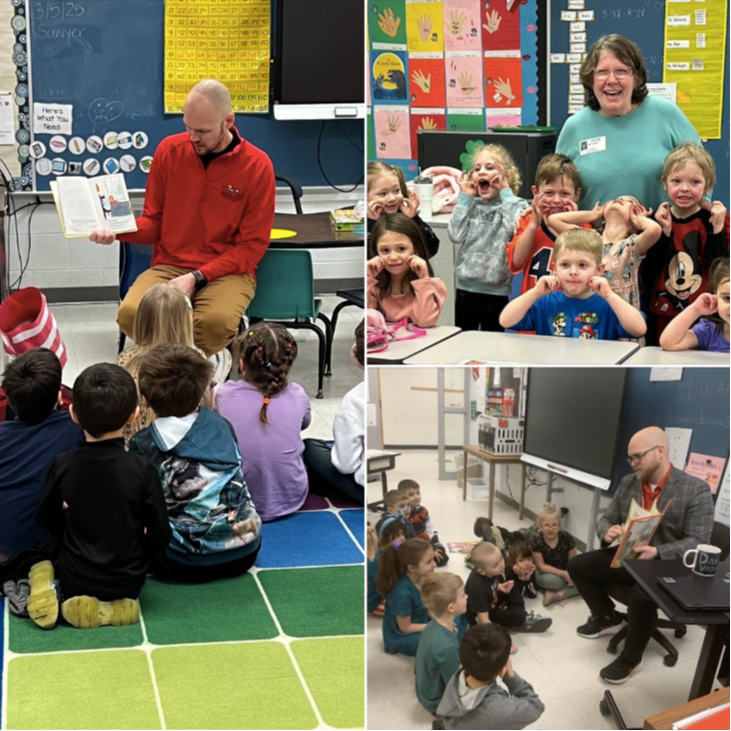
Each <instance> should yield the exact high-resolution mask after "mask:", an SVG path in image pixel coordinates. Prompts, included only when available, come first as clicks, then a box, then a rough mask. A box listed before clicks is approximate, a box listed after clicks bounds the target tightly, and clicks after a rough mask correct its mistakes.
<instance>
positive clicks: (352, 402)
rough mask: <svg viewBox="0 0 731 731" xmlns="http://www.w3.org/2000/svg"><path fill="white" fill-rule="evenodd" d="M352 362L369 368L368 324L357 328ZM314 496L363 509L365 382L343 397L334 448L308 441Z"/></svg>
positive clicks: (307, 457)
mask: <svg viewBox="0 0 731 731" xmlns="http://www.w3.org/2000/svg"><path fill="white" fill-rule="evenodd" d="M354 334H355V341H354V342H353V347H352V348H351V349H350V361H351V363H353V365H354V366H355V367H356V368H358V369H360V370H361V371H362V370H363V368H364V367H365V320H361V321H360V322H359V323H358V325H357V327H356V328H355V333H354ZM303 457H304V460H305V466H306V467H307V479H308V481H309V485H310V493H314V494H315V495H322V496H323V497H326V498H331V499H332V498H343V497H345V498H347V499H349V500H352V501H353V502H355V503H357V504H358V505H363V496H364V488H365V380H363V378H362V377H361V379H360V380H359V381H358V383H357V384H356V385H355V386H353V388H351V389H350V391H348V393H346V394H345V396H343V400H342V401H341V402H340V406H339V407H338V410H337V413H336V414H335V418H334V419H333V445H332V447H330V445H329V444H327V442H324V441H323V440H321V439H305V453H304V455H303Z"/></svg>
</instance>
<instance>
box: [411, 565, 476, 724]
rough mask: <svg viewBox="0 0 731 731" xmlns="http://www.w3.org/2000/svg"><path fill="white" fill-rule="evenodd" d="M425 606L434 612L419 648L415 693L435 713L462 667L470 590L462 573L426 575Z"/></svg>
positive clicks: (422, 591)
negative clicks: (461, 651) (466, 592)
mask: <svg viewBox="0 0 731 731" xmlns="http://www.w3.org/2000/svg"><path fill="white" fill-rule="evenodd" d="M421 599H422V601H423V602H424V606H425V607H426V608H427V609H428V610H429V611H430V612H431V613H432V614H433V615H434V619H432V620H431V622H429V624H427V625H426V627H425V628H424V631H423V632H422V633H421V639H420V640H419V649H418V650H417V651H416V665H415V670H416V697H417V698H418V699H419V703H421V705H422V706H424V708H426V710H427V711H429V713H435V712H436V710H437V706H438V705H439V701H441V700H442V696H443V695H444V689H445V688H446V687H447V683H448V682H449V680H450V678H451V677H452V676H453V675H454V674H455V673H456V672H457V670H458V669H459V640H460V638H461V637H462V635H463V634H464V631H465V629H466V622H464V621H458V620H460V619H461V620H464V613H465V611H466V610H467V594H465V590H464V582H463V581H462V579H461V577H459V576H457V575H456V574H450V573H449V572H443V573H433V574H429V576H427V577H426V578H425V579H424V581H423V583H422V586H421Z"/></svg>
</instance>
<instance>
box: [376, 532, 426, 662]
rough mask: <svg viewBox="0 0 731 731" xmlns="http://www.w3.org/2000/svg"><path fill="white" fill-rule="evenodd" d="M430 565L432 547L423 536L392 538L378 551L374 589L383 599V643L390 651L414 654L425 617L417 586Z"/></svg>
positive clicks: (392, 652)
mask: <svg viewBox="0 0 731 731" xmlns="http://www.w3.org/2000/svg"><path fill="white" fill-rule="evenodd" d="M434 566H435V564H434V549H433V547H432V545H431V544H430V543H429V542H428V541H425V540H424V539H423V538H410V539H409V540H407V541H404V542H403V543H401V542H400V541H395V542H394V543H392V544H391V545H390V546H388V547H387V548H384V549H383V552H382V553H381V561H380V563H379V566H378V579H377V581H376V589H377V590H378V593H379V594H380V595H381V596H382V597H385V600H386V610H385V613H384V615H383V645H384V648H385V650H386V652H388V653H389V654H391V655H395V654H396V653H401V654H402V655H411V656H412V657H413V656H414V655H416V650H417V648H418V647H419V638H420V636H421V633H422V631H423V630H424V627H426V624H427V622H428V621H429V615H428V614H427V611H426V607H424V603H423V602H422V601H421V593H420V589H421V585H422V583H423V581H424V579H425V578H426V577H427V576H428V575H429V574H431V573H432V571H434Z"/></svg>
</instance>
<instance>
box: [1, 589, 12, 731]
mask: <svg viewBox="0 0 731 731" xmlns="http://www.w3.org/2000/svg"><path fill="white" fill-rule="evenodd" d="M5 599H6V600H5V602H4V607H3V663H2V668H0V672H2V692H3V696H2V701H1V702H0V706H2V708H0V728H7V727H8V666H9V664H10V654H11V653H10V607H9V606H8V602H7V597H6V598H5Z"/></svg>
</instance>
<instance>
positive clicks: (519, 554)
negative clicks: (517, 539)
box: [505, 543, 538, 599]
mask: <svg viewBox="0 0 731 731" xmlns="http://www.w3.org/2000/svg"><path fill="white" fill-rule="evenodd" d="M505 578H506V579H507V580H508V581H514V582H515V586H516V587H517V588H518V591H519V592H520V595H521V596H522V597H523V599H535V598H536V597H537V596H538V584H536V565H535V563H534V562H533V552H532V551H531V549H530V546H529V545H528V544H527V543H515V544H513V545H512V546H511V548H510V551H509V552H508V564H507V568H506V569H505Z"/></svg>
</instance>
